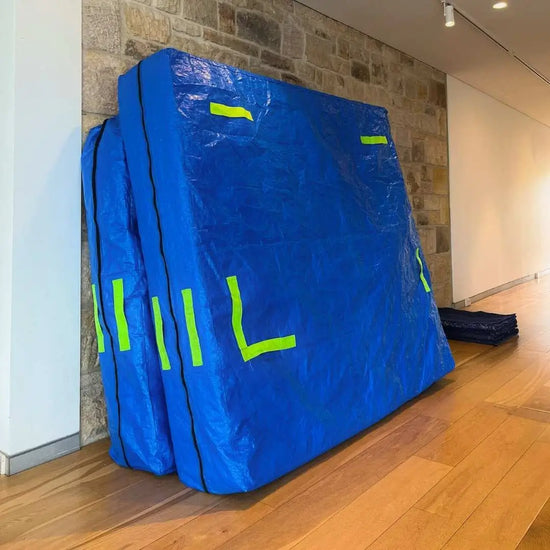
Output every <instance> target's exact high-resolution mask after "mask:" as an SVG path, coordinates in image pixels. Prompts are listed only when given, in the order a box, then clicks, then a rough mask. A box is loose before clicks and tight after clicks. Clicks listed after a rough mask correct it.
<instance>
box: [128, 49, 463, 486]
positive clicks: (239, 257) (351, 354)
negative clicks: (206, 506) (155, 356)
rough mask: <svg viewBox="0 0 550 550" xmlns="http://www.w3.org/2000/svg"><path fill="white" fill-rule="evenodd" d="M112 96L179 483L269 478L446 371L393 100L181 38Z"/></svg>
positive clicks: (254, 482) (252, 482) (447, 357)
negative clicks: (215, 55) (288, 74)
mask: <svg viewBox="0 0 550 550" xmlns="http://www.w3.org/2000/svg"><path fill="white" fill-rule="evenodd" d="M119 105H120V121H121V128H122V136H123V140H124V146H125V151H126V154H127V160H128V166H129V171H130V177H131V185H132V190H133V195H134V198H135V204H136V213H137V218H138V225H139V231H140V235H141V245H142V249H143V256H144V260H145V267H146V271H147V278H148V284H149V292H150V296H151V300H152V304H154V308H155V317H156V330H157V334H156V335H157V343H158V345H159V353H160V355H161V358H162V369H163V370H162V375H163V382H164V388H165V397H166V403H167V407H168V414H169V417H170V428H171V433H172V440H173V445H174V452H175V456H176V464H177V471H178V474H179V476H180V478H181V480H182V481H183V482H184V483H186V484H188V485H190V486H192V487H195V488H197V489H200V490H205V491H209V492H213V493H233V492H241V491H249V490H251V489H254V488H256V487H259V486H261V485H264V484H266V483H268V482H270V481H272V480H274V479H275V478H278V477H279V476H282V475H283V474H285V473H286V472H289V471H291V470H292V469H294V468H296V467H298V466H300V465H301V464H304V463H305V462H307V461H309V460H311V459H312V458H314V457H316V456H317V455H319V454H321V453H323V452H325V451H326V450H328V449H330V448H331V447H334V446H335V445H337V444H338V443H340V442H342V441H344V440H345V439H347V438H349V437H351V436H353V435H355V434H357V433H358V432H360V431H361V430H364V429H365V428H367V427H368V426H370V425H372V424H373V423H375V422H377V421H378V420H380V419H381V418H383V417H384V416H386V415H388V414H389V413H390V412H392V411H393V410H395V409H396V408H397V407H399V406H400V405H401V404H403V403H405V402H406V401H408V400H410V399H411V398H413V397H414V396H416V395H418V394H419V393H420V392H422V391H423V390H424V389H426V388H427V387H428V386H430V385H431V384H432V383H433V382H434V381H436V380H437V379H439V378H441V377H442V376H443V375H445V374H446V373H448V372H449V371H450V370H452V368H453V359H452V357H451V354H450V351H449V347H448V344H447V341H446V339H445V336H444V334H443V331H442V328H441V324H440V321H439V315H438V312H437V308H436V305H435V303H434V300H433V293H432V292H431V288H430V286H431V281H430V276H429V273H428V270H427V269H426V266H425V262H424V257H423V255H422V252H421V250H420V243H419V239H418V235H417V232H416V229H415V226H414V222H413V218H412V216H411V209H410V205H409V202H408V199H407V195H406V190H405V185H404V182H403V178H402V174H401V170H400V167H399V163H398V159H397V155H396V150H395V146H394V143H393V141H392V138H391V133H390V128H389V124H388V119H387V113H386V111H385V110H384V109H382V108H379V107H374V106H370V105H365V104H362V103H358V102H354V101H348V100H345V99H341V98H338V97H333V96H329V95H326V94H322V93H318V92H315V91H311V90H307V89H305V88H301V87H298V86H293V85H290V84H286V83H283V82H279V81H275V80H272V79H269V78H265V77H261V76H257V75H253V74H250V73H247V72H245V71H242V70H239V69H236V68H233V67H229V66H226V65H222V64H218V63H214V62H211V61H207V60H204V59H199V58H196V57H193V56H191V55H189V54H186V53H182V52H178V51H175V50H163V51H161V52H159V53H157V54H155V55H153V56H152V57H150V58H148V59H146V60H144V61H143V62H141V63H140V64H139V65H138V66H137V67H134V68H133V69H132V70H130V71H129V72H128V73H127V74H126V75H124V76H122V77H121V79H120V80H119Z"/></svg>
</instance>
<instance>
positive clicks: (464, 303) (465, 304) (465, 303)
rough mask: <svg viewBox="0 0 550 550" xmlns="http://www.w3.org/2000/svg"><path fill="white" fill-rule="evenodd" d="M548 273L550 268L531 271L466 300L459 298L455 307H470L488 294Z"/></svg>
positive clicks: (496, 292)
mask: <svg viewBox="0 0 550 550" xmlns="http://www.w3.org/2000/svg"><path fill="white" fill-rule="evenodd" d="M546 275H550V269H544V270H543V271H537V272H536V273H531V274H530V275H526V276H525V277H520V278H519V279H515V280H514V281H510V282H508V283H504V284H503V285H499V286H496V287H495V288H490V289H489V290H485V291H483V292H480V293H479V294H476V295H475V296H470V297H468V298H464V300H459V301H458V302H454V303H453V307H454V308H455V309H462V308H464V307H468V306H469V305H471V304H473V303H474V302H479V300H483V298H487V297H488V296H492V295H493V294H498V293H499V292H502V291H504V290H508V289H509V288H512V287H514V286H517V285H521V284H523V283H527V282H528V281H532V280H534V279H541V278H542V277H545V276H546Z"/></svg>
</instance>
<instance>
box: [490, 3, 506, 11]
mask: <svg viewBox="0 0 550 550" xmlns="http://www.w3.org/2000/svg"><path fill="white" fill-rule="evenodd" d="M507 7H508V2H495V3H494V4H493V8H494V9H495V10H503V9H504V8H507Z"/></svg>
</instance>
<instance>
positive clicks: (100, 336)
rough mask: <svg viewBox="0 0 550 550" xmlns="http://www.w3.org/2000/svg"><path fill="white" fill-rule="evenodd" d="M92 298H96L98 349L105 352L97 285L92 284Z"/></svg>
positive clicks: (95, 320)
mask: <svg viewBox="0 0 550 550" xmlns="http://www.w3.org/2000/svg"><path fill="white" fill-rule="evenodd" d="M92 298H93V300H94V322H95V333H96V334H97V351H98V352H99V353H104V352H105V338H104V337H103V330H102V329H101V323H100V322H99V309H98V307H97V294H96V289H95V285H92Z"/></svg>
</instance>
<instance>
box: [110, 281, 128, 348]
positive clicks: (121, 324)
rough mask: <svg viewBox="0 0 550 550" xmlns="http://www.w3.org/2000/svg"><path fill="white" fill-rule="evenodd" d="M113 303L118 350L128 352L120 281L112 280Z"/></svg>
mask: <svg viewBox="0 0 550 550" xmlns="http://www.w3.org/2000/svg"><path fill="white" fill-rule="evenodd" d="M113 302H114V306H115V321H116V330H117V334H118V348H119V349H120V351H129V350H130V335H129V334H128V321H126V314H125V313H124V282H123V280H122V279H114V280H113Z"/></svg>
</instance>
